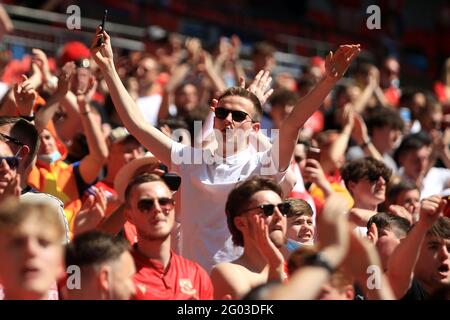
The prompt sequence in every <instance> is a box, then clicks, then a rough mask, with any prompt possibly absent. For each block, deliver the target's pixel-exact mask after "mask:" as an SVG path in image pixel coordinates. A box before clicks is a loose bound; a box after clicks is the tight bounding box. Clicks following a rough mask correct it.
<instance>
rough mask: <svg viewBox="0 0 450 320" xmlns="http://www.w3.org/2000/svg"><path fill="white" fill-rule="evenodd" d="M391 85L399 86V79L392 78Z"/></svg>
mask: <svg viewBox="0 0 450 320" xmlns="http://www.w3.org/2000/svg"><path fill="white" fill-rule="evenodd" d="M391 86H393V87H394V88H397V89H398V88H400V80H399V79H393V80H392V81H391Z"/></svg>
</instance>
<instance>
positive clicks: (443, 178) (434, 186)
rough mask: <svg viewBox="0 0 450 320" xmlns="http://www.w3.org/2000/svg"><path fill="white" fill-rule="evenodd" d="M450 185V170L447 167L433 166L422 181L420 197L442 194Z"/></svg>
mask: <svg viewBox="0 0 450 320" xmlns="http://www.w3.org/2000/svg"><path fill="white" fill-rule="evenodd" d="M449 187H450V170H449V169H446V168H436V167H432V168H431V169H430V170H429V171H428V173H427V175H426V176H425V178H424V179H423V182H422V190H420V198H421V199H423V198H426V197H429V196H432V195H436V194H437V195H442V194H443V193H444V191H445V190H446V189H448V188H449Z"/></svg>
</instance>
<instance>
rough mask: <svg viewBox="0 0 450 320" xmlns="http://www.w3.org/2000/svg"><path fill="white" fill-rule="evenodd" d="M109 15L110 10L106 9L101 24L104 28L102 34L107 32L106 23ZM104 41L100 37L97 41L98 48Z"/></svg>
mask: <svg viewBox="0 0 450 320" xmlns="http://www.w3.org/2000/svg"><path fill="white" fill-rule="evenodd" d="M107 15H108V10H107V9H105V12H104V13H103V19H102V23H101V25H100V26H101V27H102V32H103V31H105V22H106V17H107ZM103 42H104V40H103V37H100V38H99V39H98V41H97V47H100V46H101V45H102V44H103Z"/></svg>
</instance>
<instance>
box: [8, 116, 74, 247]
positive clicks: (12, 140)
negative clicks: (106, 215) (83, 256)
mask: <svg viewBox="0 0 450 320" xmlns="http://www.w3.org/2000/svg"><path fill="white" fill-rule="evenodd" d="M0 141H3V142H4V143H6V145H7V146H8V147H9V148H10V151H11V153H9V154H12V155H14V157H15V158H17V159H18V165H17V169H16V171H17V173H18V174H19V175H20V188H21V190H22V191H21V195H20V201H21V202H25V201H29V202H33V203H47V204H50V205H51V206H52V207H54V208H55V209H56V211H57V212H58V214H59V219H60V221H61V224H62V225H63V227H64V229H65V230H66V241H68V239H69V227H68V224H67V219H66V216H65V214H64V205H63V203H62V202H61V200H59V199H58V198H56V197H54V196H52V195H49V194H47V193H43V192H39V191H38V190H36V189H34V188H32V187H30V186H29V185H27V177H28V175H29V173H30V171H31V169H32V168H33V165H34V163H35V161H36V156H37V152H38V150H39V134H38V132H37V130H36V127H35V126H34V125H33V124H32V123H31V122H29V121H27V120H24V119H21V118H17V117H0ZM13 161H15V160H13Z"/></svg>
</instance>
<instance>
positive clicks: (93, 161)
mask: <svg viewBox="0 0 450 320" xmlns="http://www.w3.org/2000/svg"><path fill="white" fill-rule="evenodd" d="M96 88H97V81H96V80H95V78H94V77H93V76H92V77H91V82H90V86H89V88H88V92H86V93H84V94H79V95H77V102H78V106H79V108H80V115H81V124H82V125H83V129H84V134H85V136H86V141H87V145H88V148H89V154H88V155H86V156H85V157H84V158H83V159H81V161H80V174H81V177H82V178H83V180H84V181H85V182H86V183H88V184H91V183H93V182H94V181H95V179H96V178H97V176H98V174H99V173H100V170H101V168H102V167H103V163H104V162H105V160H106V158H107V157H108V147H107V145H106V141H105V138H104V136H103V133H102V131H101V127H100V126H99V125H97V123H96V122H95V118H94V117H95V116H94V114H93V113H92V112H91V106H90V105H89V102H90V101H91V98H92V96H93V95H94V92H95V90H96Z"/></svg>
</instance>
